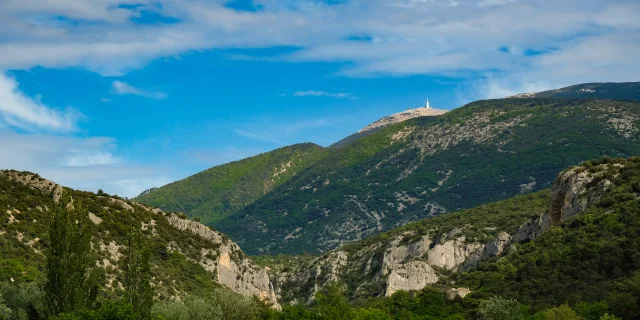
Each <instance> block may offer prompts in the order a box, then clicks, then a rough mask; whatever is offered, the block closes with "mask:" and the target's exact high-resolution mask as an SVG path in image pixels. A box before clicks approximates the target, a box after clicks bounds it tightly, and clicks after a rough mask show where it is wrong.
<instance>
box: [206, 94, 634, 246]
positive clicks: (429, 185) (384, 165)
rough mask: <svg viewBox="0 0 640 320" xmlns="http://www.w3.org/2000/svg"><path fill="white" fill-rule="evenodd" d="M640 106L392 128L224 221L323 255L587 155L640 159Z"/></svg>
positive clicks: (596, 105)
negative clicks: (639, 156) (633, 156)
mask: <svg viewBox="0 0 640 320" xmlns="http://www.w3.org/2000/svg"><path fill="white" fill-rule="evenodd" d="M639 119H640V103H638V102H631V101H612V100H598V99H588V100H584V99H549V98H531V99H501V100H485V101H477V102H474V103H470V104H468V105H466V106H464V107H461V108H458V109H455V110H453V111H451V112H449V113H447V114H445V115H442V116H439V117H425V118H418V119H413V120H410V121H407V122H404V123H401V124H397V125H394V126H390V127H387V128H384V129H382V130H380V131H378V132H376V133H374V134H372V135H370V136H368V137H365V138H363V139H360V140H357V141H355V142H353V143H351V144H349V145H347V146H345V147H343V148H340V149H337V150H331V151H330V152H329V153H328V155H327V156H326V158H324V159H323V160H321V161H319V162H317V163H315V164H314V165H312V166H311V167H309V168H308V169H307V170H305V171H304V172H302V173H300V174H298V175H296V176H294V177H293V178H291V179H290V180H288V181H287V182H285V183H283V184H282V185H281V186H280V187H278V188H276V189H274V190H273V191H272V192H270V193H268V194H267V195H265V196H264V197H262V198H260V199H259V200H257V201H256V202H254V203H253V204H250V205H248V206H247V207H246V208H244V209H242V210H241V211H239V212H238V213H237V214H234V215H233V216H231V217H229V218H227V219H224V220H221V221H220V222H218V223H216V226H217V227H218V228H220V229H221V230H223V231H224V232H225V233H227V234H228V235H229V236H230V237H231V238H232V239H234V240H235V241H237V242H238V243H239V244H240V245H241V246H242V247H243V249H244V250H245V251H246V252H248V253H250V254H273V253H293V254H295V253H300V252H304V251H307V252H312V253H313V252H321V251H326V250H330V249H333V248H337V247H338V246H340V245H342V244H345V243H348V242H353V241H357V240H359V239H362V238H364V237H366V236H368V235H372V234H375V233H379V232H381V231H384V230H389V229H391V228H393V227H396V226H400V225H403V224H406V223H408V222H411V221H416V220H420V219H423V218H426V217H431V216H436V215H439V214H442V213H445V212H452V211H457V210H460V209H464V208H470V207H474V206H477V205H480V204H483V203H488V202H492V201H497V200H501V199H506V198H508V197H512V196H514V195H518V194H521V193H528V192H532V191H536V190H541V189H545V188H549V187H550V186H551V183H552V181H553V179H554V178H555V176H556V174H557V172H559V171H560V170H562V169H563V168H566V167H567V166H570V165H575V164H578V163H580V162H581V161H584V160H587V159H592V158H598V157H602V156H603V155H610V156H615V157H627V156H632V155H637V154H640V143H638V139H640V131H639V130H638V120H639Z"/></svg>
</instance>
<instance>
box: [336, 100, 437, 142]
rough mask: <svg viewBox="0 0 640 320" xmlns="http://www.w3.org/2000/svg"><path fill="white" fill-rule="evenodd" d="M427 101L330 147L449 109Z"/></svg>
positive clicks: (373, 124) (380, 121)
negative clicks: (433, 106)
mask: <svg viewBox="0 0 640 320" xmlns="http://www.w3.org/2000/svg"><path fill="white" fill-rule="evenodd" d="M428 103H429V102H428V101H427V106H425V107H422V108H416V109H409V110H405V111H402V112H398V113H394V114H392V115H390V116H386V117H384V118H382V119H380V120H378V121H376V122H374V123H372V124H370V125H368V126H366V127H364V128H362V129H360V130H359V131H358V132H356V133H354V134H352V135H350V136H348V137H346V138H344V139H342V140H340V141H338V142H336V143H334V144H333V145H331V146H330V147H329V148H342V147H344V146H346V145H348V144H349V143H351V142H353V141H356V140H358V139H360V138H364V137H366V136H368V135H370V134H372V133H375V132H377V131H378V130H380V129H382V128H384V127H387V126H390V125H392V124H396V123H400V122H403V121H407V120H409V119H413V118H418V117H433V116H439V115H442V114H445V113H446V112H447V110H440V109H433V108H431V107H429V105H428Z"/></svg>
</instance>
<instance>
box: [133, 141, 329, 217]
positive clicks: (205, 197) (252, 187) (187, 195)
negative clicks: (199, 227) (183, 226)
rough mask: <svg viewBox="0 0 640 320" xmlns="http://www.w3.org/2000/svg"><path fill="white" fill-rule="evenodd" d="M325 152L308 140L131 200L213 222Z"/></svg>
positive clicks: (322, 155)
mask: <svg viewBox="0 0 640 320" xmlns="http://www.w3.org/2000/svg"><path fill="white" fill-rule="evenodd" d="M325 155H326V152H325V151H324V150H323V148H322V147H320V146H318V145H315V144H311V143H305V144H297V145H293V146H289V147H284V148H280V149H277V150H274V151H271V152H267V153H263V154H260V155H257V156H254V157H251V158H247V159H244V160H240V161H236V162H231V163H228V164H225V165H221V166H217V167H213V168H211V169H208V170H205V171H202V172H200V173H197V174H195V175H192V176H190V177H188V178H185V179H183V180H180V181H176V182H173V183H171V184H168V185H166V186H163V187H161V188H154V189H152V190H149V191H147V192H144V193H142V194H141V195H140V196H138V197H137V198H136V199H135V200H136V201H139V202H141V203H145V204H148V205H152V206H155V207H159V208H162V209H164V210H168V211H180V212H184V213H186V214H187V215H189V217H191V218H198V219H200V221H202V222H203V223H206V224H213V225H215V224H216V222H218V221H219V220H221V219H224V218H226V217H228V216H229V215H231V214H233V213H234V212H236V211H238V210H239V209H242V208H243V207H245V206H247V205H250V204H251V203H253V202H254V201H255V200H257V199H259V198H260V197H262V196H264V195H265V194H266V193H268V192H269V191H271V190H273V189H274V188H276V187H278V186H279V185H280V184H282V183H283V182H285V181H287V180H288V179H290V178H291V177H293V176H294V175H296V174H297V173H299V172H301V171H303V170H304V169H305V168H307V167H308V166H310V165H311V164H313V163H315V162H316V161H318V160H319V159H322V158H323V157H324V156H325Z"/></svg>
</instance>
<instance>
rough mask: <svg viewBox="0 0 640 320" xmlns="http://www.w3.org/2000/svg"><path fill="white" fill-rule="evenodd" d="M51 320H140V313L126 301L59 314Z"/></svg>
mask: <svg viewBox="0 0 640 320" xmlns="http://www.w3.org/2000/svg"><path fill="white" fill-rule="evenodd" d="M49 319H50V320H138V319H140V318H139V317H138V313H137V312H135V311H134V309H133V306H132V305H131V304H129V303H127V302H125V301H122V300H119V301H105V302H104V303H103V304H102V305H101V306H100V308H98V309H94V310H92V309H80V310H75V311H73V312H67V313H62V314H59V315H57V316H55V317H51V318H49Z"/></svg>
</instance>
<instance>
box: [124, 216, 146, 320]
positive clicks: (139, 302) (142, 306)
mask: <svg viewBox="0 0 640 320" xmlns="http://www.w3.org/2000/svg"><path fill="white" fill-rule="evenodd" d="M149 255H150V251H149V246H148V245H147V242H146V241H145V239H144V237H143V235H142V234H141V233H140V230H139V229H136V228H131V230H130V232H129V237H128V240H127V248H126V250H125V259H124V268H123V270H124V274H125V277H124V287H125V290H126V291H125V298H126V300H127V302H128V303H130V304H131V305H132V306H133V308H134V310H136V311H137V312H138V314H139V316H140V318H141V319H149V318H150V317H151V307H152V306H153V288H152V287H151V283H150V278H151V267H150V265H149Z"/></svg>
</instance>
